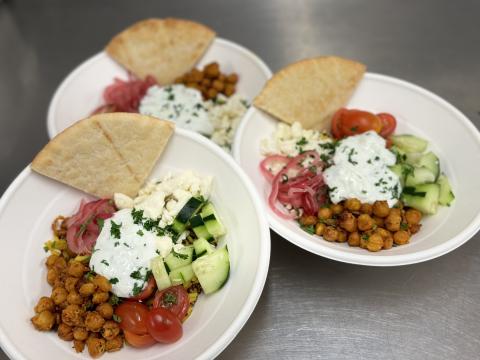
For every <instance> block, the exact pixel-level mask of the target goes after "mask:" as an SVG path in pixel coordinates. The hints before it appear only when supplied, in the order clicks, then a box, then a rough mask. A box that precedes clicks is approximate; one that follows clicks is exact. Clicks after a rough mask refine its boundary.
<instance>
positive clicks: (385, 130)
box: [377, 113, 397, 138]
mask: <svg viewBox="0 0 480 360" xmlns="http://www.w3.org/2000/svg"><path fill="white" fill-rule="evenodd" d="M377 116H378V117H379V118H380V120H381V121H382V125H383V127H382V131H381V132H380V135H382V136H383V137H384V138H387V137H388V136H390V135H392V134H393V132H394V131H395V128H396V127H397V120H396V119H395V117H394V116H393V115H391V114H387V113H380V114H377Z"/></svg>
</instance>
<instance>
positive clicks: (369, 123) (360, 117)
mask: <svg viewBox="0 0 480 360" xmlns="http://www.w3.org/2000/svg"><path fill="white" fill-rule="evenodd" d="M339 127H340V130H341V132H342V135H343V136H351V135H357V134H362V133H364V132H366V131H369V130H374V131H375V132H377V133H380V131H381V130H382V121H381V120H380V118H379V117H378V116H376V115H374V114H372V113H370V112H368V111H361V110H347V111H345V112H344V113H343V114H342V117H341V119H340V124H339Z"/></svg>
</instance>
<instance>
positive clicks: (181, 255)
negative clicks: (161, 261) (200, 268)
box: [165, 245, 193, 271]
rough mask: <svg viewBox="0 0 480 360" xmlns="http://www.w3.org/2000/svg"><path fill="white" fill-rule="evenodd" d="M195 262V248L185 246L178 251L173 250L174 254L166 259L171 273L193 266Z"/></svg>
mask: <svg viewBox="0 0 480 360" xmlns="http://www.w3.org/2000/svg"><path fill="white" fill-rule="evenodd" d="M192 260H193V246H191V245H189V246H185V247H183V248H181V249H179V250H178V251H175V250H173V249H172V252H171V253H170V254H168V256H167V257H166V258H165V264H167V266H168V269H169V270H170V271H172V270H175V269H178V268H180V267H182V266H185V265H188V264H191V263H192Z"/></svg>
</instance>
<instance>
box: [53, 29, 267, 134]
mask: <svg viewBox="0 0 480 360" xmlns="http://www.w3.org/2000/svg"><path fill="white" fill-rule="evenodd" d="M214 42H216V43H218V44H220V45H223V46H227V47H230V48H232V49H234V50H235V51H237V52H239V53H242V54H244V55H245V56H246V57H248V58H250V59H251V60H252V61H254V62H255V63H256V64H257V66H258V67H259V68H260V69H261V70H262V72H263V73H264V74H265V77H266V78H267V79H269V78H270V77H271V76H272V71H271V70H270V68H269V67H268V66H267V64H266V63H265V62H264V61H263V60H262V59H261V58H260V57H259V56H258V55H256V54H255V53H254V52H253V51H251V50H249V49H247V48H246V47H244V46H242V45H240V44H238V43H236V42H233V41H231V40H227V39H224V38H221V37H216V38H215V40H214ZM106 56H108V55H107V53H106V52H105V51H104V50H102V51H100V52H98V53H96V54H95V55H93V56H91V57H89V58H88V59H86V60H84V61H83V62H82V63H80V64H79V65H78V66H76V67H75V68H74V69H73V70H72V71H71V72H70V73H69V74H68V75H67V76H66V77H65V78H64V79H63V80H62V82H61V83H60V85H59V86H58V87H57V89H56V90H55V93H54V94H53V97H52V100H51V101H50V104H49V105H48V110H47V133H48V137H49V138H50V139H52V138H53V137H54V136H55V135H57V134H58V133H59V131H58V129H57V128H56V124H55V115H56V110H57V104H58V102H59V101H60V96H61V94H62V93H63V92H64V90H65V88H66V87H67V86H68V85H69V84H70V83H71V82H72V81H74V80H75V78H76V77H77V76H78V75H79V74H81V73H82V72H83V71H84V70H85V69H86V68H87V67H89V66H91V65H92V64H94V63H95V62H97V61H99V60H100V59H102V58H104V57H106Z"/></svg>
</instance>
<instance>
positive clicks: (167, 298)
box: [162, 292, 177, 305]
mask: <svg viewBox="0 0 480 360" xmlns="http://www.w3.org/2000/svg"><path fill="white" fill-rule="evenodd" d="M162 303H163V304H164V305H176V304H177V297H176V296H175V295H174V294H172V293H171V292H166V293H165V294H164V295H163V297H162Z"/></svg>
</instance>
